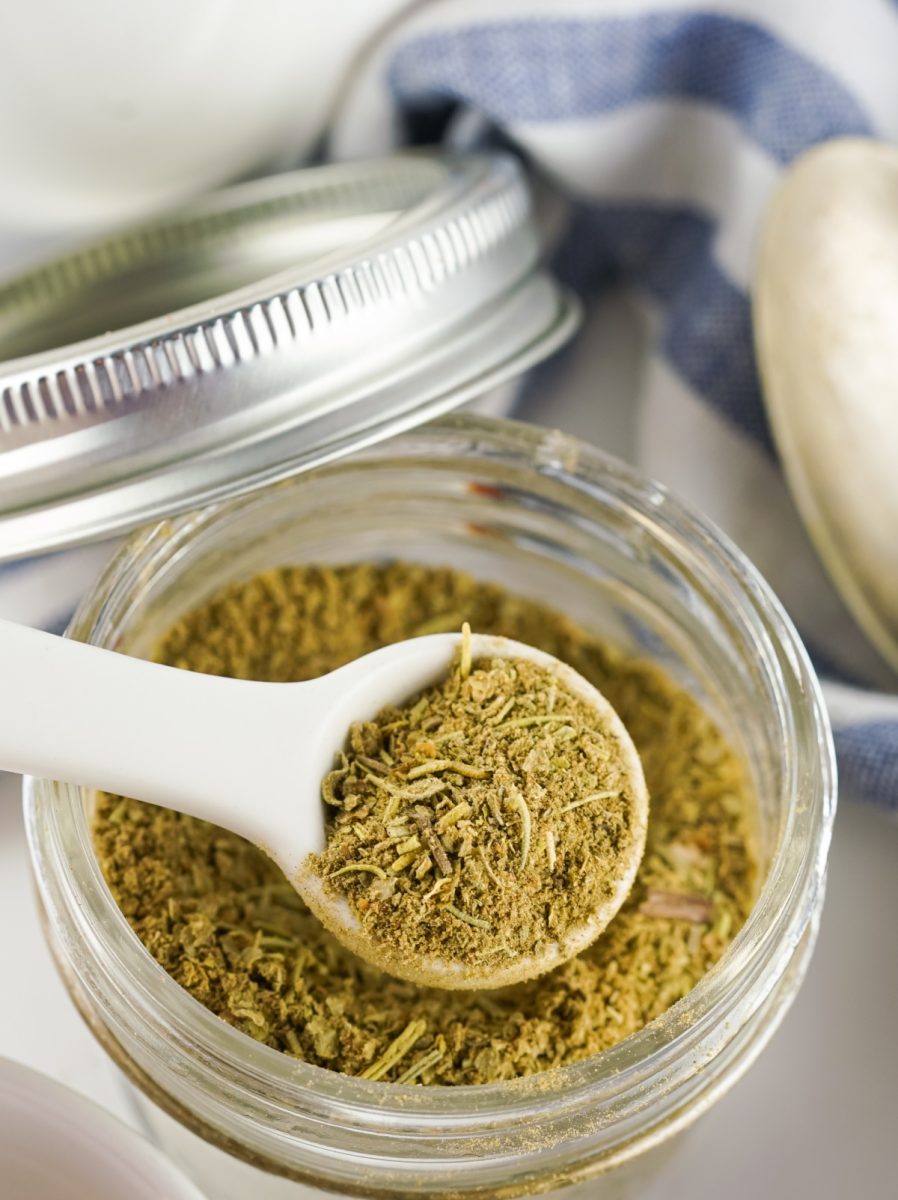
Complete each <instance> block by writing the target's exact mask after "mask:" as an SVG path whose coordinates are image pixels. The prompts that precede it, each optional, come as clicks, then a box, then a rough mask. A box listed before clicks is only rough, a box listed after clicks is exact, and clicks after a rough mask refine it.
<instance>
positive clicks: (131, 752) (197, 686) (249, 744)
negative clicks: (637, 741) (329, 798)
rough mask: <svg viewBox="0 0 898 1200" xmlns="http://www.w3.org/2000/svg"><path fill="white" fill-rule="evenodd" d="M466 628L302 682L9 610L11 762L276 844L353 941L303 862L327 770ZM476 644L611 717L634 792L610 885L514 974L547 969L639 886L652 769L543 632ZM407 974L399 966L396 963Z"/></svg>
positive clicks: (265, 846)
mask: <svg viewBox="0 0 898 1200" xmlns="http://www.w3.org/2000/svg"><path fill="white" fill-rule="evenodd" d="M460 636H461V635H460V634H433V635H430V636H427V637H419V638H413V639H411V640H410V641H405V642H397V643H396V644H394V645H392V646H385V647H383V648H382V649H380V650H375V651H374V652H373V653H371V654H366V655H365V656H364V657H362V658H359V659H356V660H355V661H354V662H351V663H348V664H347V665H346V666H343V667H340V668H339V669H338V670H336V671H332V672H331V673H330V674H329V675H323V676H321V677H320V678H318V679H312V680H309V681H307V682H303V683H257V682H251V681H247V680H239V679H227V678H221V677H218V676H214V675H201V674H198V673H196V672H192V671H182V670H178V669H176V668H173V667H166V666H162V665H160V664H158V663H150V662H146V661H144V660H142V659H138V658H131V657H129V656H127V655H125V654H117V653H115V652H113V651H110V650H103V649H100V648H99V647H97V646H89V645H85V644H83V643H81V642H75V641H71V640H69V639H67V638H61V637H57V636H55V635H53V634H49V633H43V632H41V631H39V630H35V629H29V628H26V627H25V626H22V625H16V624H13V623H12V622H9V621H0V769H4V770H9V771H18V772H20V773H22V774H30V775H37V776H40V777H43V778H50V779H59V780H65V781H66V782H69V783H74V784H80V785H81V786H82V787H86V788H89V789H97V790H102V791H106V792H112V793H115V794H119V795H123V796H131V797H133V798H135V799H138V800H144V801H148V802H150V803H152V804H158V805H161V806H163V807H165V808H172V809H176V810H178V811H179V812H184V813H188V814H190V815H191V816H194V817H199V818H201V819H202V820H205V821H211V822H213V823H214V824H216V825H220V826H222V827H223V828H225V829H229V830H231V831H232V832H234V833H237V834H239V835H240V836H242V837H244V838H246V839H248V840H249V841H250V842H253V843H254V844H255V845H257V846H259V847H260V848H261V849H262V850H264V851H265V853H266V854H268V855H269V856H270V857H271V858H272V859H273V860H274V861H275V862H276V863H277V865H278V866H279V867H280V868H281V870H282V871H283V872H284V874H285V875H286V877H287V878H288V879H289V880H290V882H291V883H292V884H293V885H294V886H295V887H296V889H297V891H298V892H299V893H300V895H301V896H302V897H303V899H304V900H305V901H306V903H307V904H308V905H309V907H310V908H311V909H312V910H313V911H314V912H315V913H316V915H317V916H318V917H319V918H320V919H321V920H322V921H323V922H324V923H325V924H326V925H327V926H328V927H329V928H330V929H331V930H333V931H334V932H335V933H337V935H338V936H343V938H344V940H347V942H348V943H349V944H351V946H352V948H353V949H354V950H355V951H356V952H357V953H360V954H362V955H363V956H364V957H366V958H369V959H370V960H371V961H378V955H377V953H376V952H372V953H366V950H367V947H366V945H365V944H364V935H363V933H362V931H361V929H360V927H359V925H358V922H357V920H356V918H355V917H354V916H353V915H352V914H351V912H350V909H349V906H348V905H347V903H346V901H345V900H343V899H342V898H334V897H332V896H330V895H328V894H326V893H325V892H324V890H323V888H322V885H321V880H320V878H319V877H318V876H317V875H315V874H314V873H313V872H312V871H311V870H309V869H307V868H306V866H305V863H306V860H307V858H308V856H309V855H310V854H312V853H316V852H319V851H321V850H322V849H323V848H324V844H325V828H324V806H323V803H322V801H321V782H322V779H323V777H324V776H325V775H326V774H327V772H328V771H329V770H331V768H332V767H333V763H334V756H335V754H336V753H337V751H338V750H340V749H341V748H342V747H343V745H344V743H345V741H346V737H347V734H348V731H349V727H350V725H351V724H352V723H353V722H354V721H359V720H365V719H369V718H371V717H373V716H375V715H376V714H377V713H378V712H379V711H380V709H382V708H384V707H385V706H386V705H391V704H392V705H399V704H402V703H404V702H405V701H407V700H408V699H410V698H411V697H413V696H414V695H415V694H416V693H418V692H420V691H421V690H422V689H424V688H425V687H428V686H429V685H431V684H434V683H436V682H438V681H439V680H440V679H441V678H442V677H444V676H445V675H446V674H447V672H448V670H449V668H450V665H451V661H452V657H453V654H454V653H455V650H456V647H457V646H458V644H459V639H460ZM471 653H472V657H473V658H474V659H475V660H476V659H479V658H484V657H492V658H518V659H529V660H530V661H532V662H535V663H537V664H539V665H541V666H543V667H545V668H546V669H548V670H550V671H552V672H553V673H554V674H555V675H556V677H557V678H558V680H559V682H560V683H562V684H563V686H564V687H565V688H567V689H568V690H569V691H570V692H572V693H573V694H575V695H577V696H578V697H579V698H581V699H582V700H584V701H585V702H586V703H587V704H589V705H590V706H591V707H592V708H593V709H594V711H595V712H596V713H597V715H598V716H600V718H601V721H602V722H603V724H604V725H605V726H606V727H608V726H609V725H610V726H613V727H614V728H615V729H616V732H617V734H618V737H619V741H620V744H621V746H622V748H623V753H624V756H625V761H624V763H623V764H622V765H623V767H624V770H625V772H626V775H627V777H628V779H629V782H630V784H631V790H632V794H633V795H634V797H635V798H636V803H635V805H634V807H635V811H634V813H633V814H632V821H633V826H634V829H635V830H636V832H637V836H636V837H635V838H634V839H633V845H634V851H633V854H632V856H631V857H632V861H628V862H627V863H626V864H625V867H626V870H625V873H624V875H623V877H622V878H621V880H620V883H619V886H618V888H617V890H616V891H615V893H614V895H613V896H611V897H609V898H608V900H607V901H606V902H605V903H604V904H603V905H602V907H601V909H600V910H598V911H596V913H595V914H594V918H593V920H592V921H590V922H589V923H588V924H587V925H585V926H582V927H580V929H579V930H578V931H577V936H576V938H575V939H574V940H573V941H569V942H566V943H565V945H564V946H556V947H555V948H554V950H553V949H551V948H549V949H547V950H546V951H544V952H543V953H542V954H541V956H540V957H539V958H535V957H534V958H532V959H525V960H521V962H520V964H519V967H520V969H519V970H518V971H516V972H515V975H514V977H515V978H528V977H531V976H535V975H538V974H541V973H543V972H544V971H546V970H548V969H549V968H550V967H552V966H555V965H556V964H557V963H558V962H561V961H564V960H565V959H567V958H570V957H572V956H573V954H576V953H578V952H579V950H580V949H583V948H584V947H585V946H586V945H588V944H589V943H590V942H591V941H593V940H594V938H595V937H596V936H597V935H598V933H600V932H601V930H602V929H604V928H605V926H606V925H607V924H608V921H609V920H610V919H611V917H612V916H613V915H614V914H615V913H616V912H617V910H618V908H619V907H620V905H621V903H622V902H623V900H624V898H625V897H626V895H627V893H628V892H629V890H630V887H631V885H632V882H633V878H634V876H635V874H636V870H637V868H638V866H639V860H640V857H641V854H642V844H643V842H644V836H645V824H646V820H647V813H648V798H647V795H646V790H645V783H644V781H643V777H642V767H641V765H640V762H639V758H638V756H637V754H636V750H635V749H634V748H633V744H632V742H631V741H630V738H629V735H628V734H627V732H626V730H625V729H624V726H623V724H622V723H621V722H620V718H619V717H618V716H617V714H616V713H615V712H614V709H613V708H612V707H611V705H610V704H609V703H608V701H607V700H606V699H605V698H604V696H602V694H601V693H600V692H599V691H597V690H596V688H594V687H593V686H592V685H591V684H590V683H588V682H587V681H586V680H585V679H583V678H582V677H581V676H580V675H578V674H577V673H576V672H575V671H574V670H573V669H572V668H571V667H569V666H567V665H566V664H564V663H561V662H559V661H558V660H557V659H555V658H553V657H552V656H551V655H548V654H545V653H543V652H542V651H539V650H535V649H534V648H533V647H532V646H527V645H524V644H523V643H521V642H515V641H511V640H510V639H507V638H499V637H491V636H487V635H482V634H474V635H472V638H471ZM397 973H402V972H397ZM413 977H414V978H415V979H417V980H418V981H419V982H428V983H432V984H434V985H435V986H443V987H459V986H464V987H490V986H495V985H496V983H498V982H501V983H507V982H509V981H510V979H509V978H508V977H505V978H503V979H502V980H500V981H493V980H492V979H478V978H476V977H471V976H470V975H468V976H466V978H465V979H464V981H462V980H461V979H459V978H457V972H456V971H455V970H454V969H452V968H449V967H448V965H446V964H442V963H440V962H437V961H431V962H426V963H423V962H422V963H417V964H415V970H414V972H413Z"/></svg>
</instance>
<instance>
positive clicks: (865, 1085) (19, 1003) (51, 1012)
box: [0, 246, 898, 1200]
mask: <svg viewBox="0 0 898 1200" xmlns="http://www.w3.org/2000/svg"><path fill="white" fill-rule="evenodd" d="M0 249H2V246H0ZM588 332H589V336H591V337H593V338H595V339H596V340H598V342H599V343H600V344H601V345H602V346H603V347H605V348H606V349H607V354H606V355H605V356H603V362H604V365H603V367H602V368H601V371H600V372H599V373H598V374H596V373H595V372H593V373H591V374H590V375H589V376H586V375H585V374H584V376H583V378H582V380H581V386H580V388H578V390H577V392H576V394H575V395H574V396H573V397H572V398H571V400H570V402H569V403H567V404H566V405H564V406H563V407H562V408H561V409H558V408H555V409H553V411H552V421H553V423H554V424H559V425H562V426H563V427H564V428H566V429H568V430H569V431H571V432H574V433H578V434H581V435H583V436H586V437H588V438H590V439H591V440H593V441H596V442H601V443H602V444H603V445H605V446H608V447H610V448H613V449H615V450H617V451H618V452H620V453H622V454H624V455H626V454H627V452H628V448H629V445H630V444H631V441H630V439H631V432H632V431H631V428H630V426H629V423H628V422H629V415H628V409H627V406H626V405H622V406H620V407H618V408H616V409H615V410H614V411H609V412H604V413H602V414H601V417H598V416H597V415H596V406H595V404H594V403H593V402H592V399H593V397H595V396H597V395H603V394H604V395H608V394H609V393H614V392H615V391H616V392H617V394H632V391H631V389H632V386H633V381H634V377H635V372H636V370H637V364H638V350H639V339H638V335H637V334H636V333H635V331H634V328H633V325H632V321H631V318H630V317H629V315H628V313H627V311H626V310H625V309H624V308H622V307H621V306H620V305H617V304H612V305H611V306H610V307H609V308H607V309H606V310H605V311H603V312H601V313H600V314H599V319H598V321H597V323H596V326H595V328H594V329H593V330H591V331H588ZM528 415H530V416H532V417H533V419H538V418H539V417H541V416H542V415H543V414H541V413H532V414H528ZM600 422H601V424H600ZM0 912H2V914H3V917H2V928H3V943H2V944H3V957H2V967H0V1055H6V1056H8V1057H10V1058H14V1059H17V1060H19V1061H21V1062H24V1063H27V1064H29V1065H31V1066H33V1067H36V1068H37V1069H39V1070H41V1071H45V1072H47V1073H48V1074H50V1075H52V1076H54V1077H55V1078H56V1079H59V1080H61V1081H62V1082H64V1083H66V1084H69V1085H70V1086H72V1087H74V1088H76V1089H77V1090H78V1091H81V1092H83V1093H85V1094H86V1095H88V1096H90V1097H92V1098H93V1099H94V1100H97V1101H99V1102H100V1103H101V1104H103V1105H105V1106H106V1107H108V1108H109V1109H111V1110H113V1111H114V1112H116V1113H118V1114H119V1115H120V1116H122V1117H124V1118H125V1119H126V1120H129V1121H130V1120H132V1119H133V1118H132V1114H131V1113H130V1111H129V1109H128V1105H127V1102H126V1100H125V1099H124V1095H123V1092H122V1090H121V1089H120V1085H119V1082H118V1079H117V1077H116V1075H115V1073H114V1070H113V1068H112V1066H111V1065H110V1064H109V1062H108V1060H107V1059H106V1056H105V1055H104V1053H103V1052H102V1051H101V1050H100V1049H99V1047H98V1046H97V1045H96V1044H95V1043H94V1041H93V1039H92V1038H91V1035H90V1034H89V1033H88V1032H87V1029H86V1028H85V1027H84V1025H83V1024H82V1022H81V1020H80V1018H79V1017H78V1015H77V1014H76V1012H75V1010H74V1008H73V1007H72V1005H71V1003H70V1002H69V1000H68V997H67V996H66V994H65V992H64V990H63V987H62V984H61V983H60V981H59V979H58V978H57V976H56V973H55V970H54V967H53V964H52V962H51V960H50V957H49V954H48V952H47V950H46V949H45V946H44V942H43V938H42V935H41V932H40V928H39V925H38V920H37V914H36V910H35V904H34V899H33V895H32V888H31V882H30V878H29V868H28V863H27V851H26V847H25V839H24V832H23V828H22V819H21V811H20V803H19V786H18V780H14V779H12V778H10V777H8V776H7V777H0ZM896 928H898V821H896V820H894V819H890V818H888V817H886V816H884V815H883V814H882V813H879V812H876V811H873V810H871V809H866V808H863V807H860V806H858V805H854V804H852V803H851V801H850V799H848V798H843V801H842V805H841V808H840V812H839V816H838V819H837V822H836V831H835V839H834V845H833V851H832V858H831V869H830V884H829V893H828V898H827V904H826V909H825V913H824V918H823V925H822V930H821V934H820V940H819V944H818V948H817V951H816V954H815V956H814V960H813V962H812V964H811V968H810V972H809V975H808V978H807V980H806V982H805V984H804V987H803V989H802V991H801V993H800V995H799V997H798V999H797V1001H796V1003H795V1005H794V1007H793V1009H792V1010H791V1012H790V1013H789V1015H788V1016H787V1018H786V1020H785V1022H784V1024H783V1026H782V1028H781V1029H780V1030H779V1032H778V1033H777V1034H776V1036H775V1038H774V1039H773V1041H772V1043H771V1044H770V1046H768V1048H767V1049H766V1050H765V1052H764V1054H763V1055H762V1057H761V1059H760V1060H759V1062H758V1063H756V1064H755V1066H754V1067H753V1068H752V1069H751V1071H750V1072H749V1073H748V1075H747V1076H746V1078H745V1079H743V1080H742V1081H741V1082H740V1083H739V1084H738V1085H737V1086H736V1087H735V1088H734V1090H733V1091H732V1092H731V1093H730V1094H729V1095H728V1096H726V1097H725V1098H724V1099H723V1100H722V1101H721V1102H720V1103H719V1104H718V1105H717V1106H716V1107H715V1108H714V1109H713V1110H712V1112H710V1113H709V1114H708V1115H707V1116H706V1117H705V1118H703V1120H702V1121H701V1122H699V1124H698V1126H697V1127H696V1128H695V1129H694V1130H693V1132H692V1134H691V1136H690V1137H689V1138H687V1139H685V1140H684V1142H683V1146H682V1150H681V1153H680V1154H679V1155H678V1156H676V1157H675V1159H674V1160H673V1162H672V1163H671V1165H670V1168H669V1169H668V1171H667V1172H666V1174H665V1175H664V1177H663V1179H662V1180H660V1181H659V1182H658V1183H657V1184H656V1185H655V1186H653V1187H652V1188H651V1189H650V1190H649V1191H648V1192H646V1193H645V1200H662V1198H663V1200H723V1198H725V1200H758V1198H759V1197H764V1198H765V1200H805V1198H806V1197H807V1198H813V1200H846V1198H848V1197H851V1198H857V1200H888V1198H892V1197H895V1196H898V1036H896V1026H898V936H896ZM2 1191H3V1189H2V1164H0V1195H2ZM10 1200H14V1198H10ZM210 1200H215V1198H214V1197H210Z"/></svg>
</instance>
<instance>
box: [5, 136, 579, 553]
mask: <svg viewBox="0 0 898 1200" xmlns="http://www.w3.org/2000/svg"><path fill="white" fill-rule="evenodd" d="M575 324H576V305H575V303H574V302H573V301H572V300H571V298H570V297H569V296H567V295H566V294H565V293H564V292H563V291H561V290H560V289H559V288H558V287H557V285H556V284H555V283H554V282H553V281H552V280H551V279H550V278H549V277H548V276H547V275H546V274H545V273H544V272H543V271H542V270H541V269H540V266H539V254H538V242H537V237H536V234H535V230H534V226H533V222H532V216H531V211H530V201H529V195H528V191H527V187H526V184H525V182H524V179H523V177H522V175H521V172H520V170H519V168H518V166H517V165H516V163H515V162H514V160H512V159H511V158H508V157H504V156H485V155H484V156H478V155H475V156H467V157H461V158H456V159H444V158H441V157H439V156H437V155H433V154H423V155H422V154H416V155H407V156H397V157H395V158H391V159H385V160H379V161H376V162H368V163H359V164H350V165H340V166H328V167H320V168H314V169H311V170H305V171H299V172H294V173H291V174H285V175H279V176H274V177H271V178H269V179H264V180H259V181H255V182H251V183H246V184H241V185H238V186H236V187H232V188H229V189H227V190H225V191H222V192H218V193H215V194H213V195H212V196H210V197H207V198H205V199H203V200H200V201H198V202H196V203H194V204H193V205H191V206H190V207H188V208H185V209H182V210H179V211H178V212H177V213H175V214H174V215H172V216H170V217H167V218H165V219H163V220H158V221H155V222H153V223H152V224H148V225H144V226H141V227H139V228H136V229H132V230H127V231H124V232H122V233H120V234H117V235H114V236H112V237H109V238H107V239H105V240H104V241H102V242H99V243H97V244H95V245H93V246H90V247H88V248H86V249H84V250H81V251H78V252H76V253H74V254H71V255H69V256H67V257H65V258H62V259H59V260H57V261H55V262H53V263H50V264H47V265H46V266H43V267H41V268H38V269H37V270H34V271H31V272H29V273H28V274H26V275H22V276H19V277H18V278H16V279H14V280H11V281H10V282H8V283H7V284H6V285H5V286H2V287H0V357H3V358H5V359H6V360H7V361H4V362H0V557H3V558H9V557H15V556H17V555H22V554H26V553H31V552H34V551H38V550H44V549H51V548H55V547H59V546H62V545H68V544H73V543H76V542H82V541H87V540H91V539H94V538H98V537H102V536H106V535H108V534H111V533H115V532H119V531H121V530H123V529H126V528H130V527H132V526H134V525H136V524H138V523H139V522H141V521H144V520H148V519H151V518H155V517H159V516H161V515H167V514H171V513H173V512H176V511H180V510H183V509H185V508H190V507H194V506H196V505H198V504H201V503H206V502H208V501H211V500H214V499H217V498H221V497H224V496H230V495H234V494H237V493H239V492H242V491H246V490H248V489H250V488H253V487H257V486H260V485H261V484H263V483H266V482H271V481H274V480H276V479H279V478H283V477H285V476H287V475H290V474H293V473H295V472H297V471H301V470H304V469H308V468H309V467H312V466H315V465H317V464H320V463H322V462H325V461H327V460H329V459H332V458H334V457H336V456H338V455H342V454H345V453H347V452H348V451H351V450H352V449H355V448H357V447H361V446H363V445H366V444H369V443H371V442H373V441H375V440H378V439H380V438H384V437H387V436H389V435H391V434H393V433H396V432H399V431H400V430H402V429H404V428H407V427H408V426H410V425H413V424H417V423H419V422H421V421H423V420H425V419H427V418H428V417H430V416H432V415H435V414H437V413H439V412H443V411H446V410H448V409H450V408H453V407H455V406H457V405H459V404H461V403H463V402H464V401H465V400H468V399H470V398H471V397H473V396H475V395H477V394H478V393H480V392H483V391H485V390H486V389H487V388H489V387H491V386H493V385H494V384H496V383H498V382H501V381H503V380H505V379H507V378H508V377H510V376H511V375H513V374H515V373H517V372H519V371H521V370H522V369H524V368H525V367H526V366H527V365H529V364H530V363H532V362H534V361H536V360H537V359H539V358H541V357H543V356H544V355H545V354H547V353H548V352H549V351H550V350H551V349H553V348H554V347H555V346H557V345H558V344H560V343H561V342H562V341H563V340H564V339H565V338H566V337H568V336H569V334H570V333H571V331H572V329H573V328H574V326H575Z"/></svg>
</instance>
